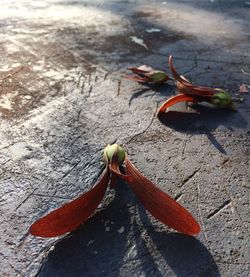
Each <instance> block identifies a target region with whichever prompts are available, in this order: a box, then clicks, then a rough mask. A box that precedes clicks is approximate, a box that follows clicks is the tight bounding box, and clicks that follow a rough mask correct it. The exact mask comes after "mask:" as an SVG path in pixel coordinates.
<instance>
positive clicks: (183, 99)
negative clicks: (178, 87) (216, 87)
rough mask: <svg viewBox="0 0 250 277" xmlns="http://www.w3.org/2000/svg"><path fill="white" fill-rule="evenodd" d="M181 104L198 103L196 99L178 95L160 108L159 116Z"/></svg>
mask: <svg viewBox="0 0 250 277" xmlns="http://www.w3.org/2000/svg"><path fill="white" fill-rule="evenodd" d="M179 102H197V99H196V97H194V96H191V95H186V94H178V95H174V96H172V97H170V98H169V99H168V100H167V101H165V102H164V103H163V104H162V105H161V107H160V108H159V111H158V115H159V114H161V113H164V112H165V110H166V109H167V108H169V107H171V106H173V105H175V104H177V103H179Z"/></svg>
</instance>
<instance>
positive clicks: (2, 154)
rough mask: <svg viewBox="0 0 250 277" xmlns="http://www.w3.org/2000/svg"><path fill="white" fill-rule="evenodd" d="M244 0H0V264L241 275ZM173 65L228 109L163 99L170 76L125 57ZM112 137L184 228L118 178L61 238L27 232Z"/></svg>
mask: <svg viewBox="0 0 250 277" xmlns="http://www.w3.org/2000/svg"><path fill="white" fill-rule="evenodd" d="M249 18H250V2H249V1H237V0H235V1H232V0H227V1H226V0H221V1H217V0H213V1H212V0H211V1H204V0H200V1H194V0H190V1H184V0H183V1H181V0H179V1H146V0H143V1H132V0H131V1H129V0H125V1H122V0H116V1H111V0H109V1H81V0H79V1H63V0H62V1H59V0H58V1H57V0H43V1H40V0H37V1H31V0H25V1H17V0H12V1H4V2H3V3H1V8H0V50H1V59H0V130H1V132H0V164H1V167H0V212H1V213H0V234H1V236H0V264H1V267H0V276H35V275H37V276H46V277H47V276H53V277H55V276H56V277H57V276H60V277H61V276H70V277H71V276H148V277H151V276H243V277H244V276H249V274H250V263H249V255H250V243H249V233H250V232H249V229H250V219H249V206H250V204H249V181H250V180H249V179H250V178H249V155H250V148H249V145H250V139H249V137H250V128H249V122H250V116H249V113H250V96H249V94H242V93H240V92H239V86H240V84H242V83H245V84H248V85H250V52H249V44H250V36H249V30H250V21H249ZM170 54H172V55H173V56H174V61H175V64H176V68H177V69H178V71H179V72H181V73H182V74H185V76H186V77H187V78H189V79H190V80H192V81H193V82H195V83H197V84H201V85H208V86H213V87H221V88H224V89H226V90H227V91H229V92H230V93H231V95H232V96H233V97H234V99H235V102H236V106H237V112H231V111H222V110H220V111H219V110H216V109H211V108H209V107H196V108H195V109H189V110H188V111H187V110H186V107H185V105H179V106H176V107H174V109H173V111H170V112H169V113H168V114H167V115H166V116H164V118H162V119H161V120H159V119H158V118H157V117H155V113H156V110H157V107H159V104H160V103H162V102H163V101H164V100H165V99H166V98H168V97H169V96H171V95H173V93H174V87H173V85H172V84H171V83H169V84H166V85H163V86H143V85H139V84H137V83H133V82H129V81H128V80H126V79H124V78H123V76H124V74H125V73H126V67H127V66H128V65H140V64H143V63H147V64H150V65H151V66H153V67H157V68H160V69H163V70H167V71H168V72H169V69H168V65H167V57H168V56H169V55H170ZM113 141H117V142H118V143H120V144H123V145H124V146H125V148H126V149H127V150H128V153H129V157H130V159H131V160H132V161H133V162H134V163H135V164H136V165H137V167H138V168H139V169H140V171H141V172H143V173H144V174H145V175H146V176H148V177H149V178H150V179H151V180H152V181H154V182H155V183H156V184H157V185H158V186H159V187H160V188H162V189H163V190H164V191H166V192H167V193H169V194H170V195H171V196H173V197H175V198H176V199H177V200H178V201H179V202H180V203H181V204H182V205H184V206H185V207H186V208H188V209H189V210H190V211H191V212H192V213H193V215H194V216H195V217H196V218H197V220H198V221H199V223H200V224H201V226H202V232H201V233H200V234H199V235H198V236H197V237H195V238H193V237H188V236H185V235H182V234H178V233H175V232H172V231H171V230H170V229H168V228H167V227H165V226H163V225H162V224H160V223H159V222H157V221H156V220H154V219H153V218H152V217H151V216H150V215H149V214H148V213H146V212H145V210H144V208H143V207H142V206H141V205H140V203H139V202H138V200H137V199H136V197H135V196H134V195H133V193H132V192H131V191H130V189H129V187H128V186H127V185H126V184H124V183H122V182H120V185H119V186H118V188H117V191H116V192H114V191H108V193H107V194H106V197H105V199H104V201H102V204H101V205H100V207H99V208H98V212H97V213H96V214H95V215H94V216H93V217H92V218H91V219H90V220H89V221H88V222H87V223H86V224H84V225H83V226H81V227H80V228H78V229H77V230H76V231H74V232H72V233H71V234H69V235H67V236H66V237H62V238H55V239H41V238H35V237H32V236H31V235H29V234H28V228H29V226H30V224H31V223H32V222H34V220H35V219H37V218H38V217H40V216H42V215H44V214H46V213H47V212H48V211H50V210H52V209H54V208H56V207H58V206H60V205H61V204H62V203H65V202H67V201H69V200H70V199H73V198H74V197H77V196H78V195H79V194H81V193H82V192H83V191H87V190H88V189H89V188H90V187H91V186H92V185H93V181H94V179H95V178H96V177H97V175H98V172H99V170H100V166H101V163H102V154H101V150H102V149H103V148H104V147H105V145H106V144H107V143H111V142H113Z"/></svg>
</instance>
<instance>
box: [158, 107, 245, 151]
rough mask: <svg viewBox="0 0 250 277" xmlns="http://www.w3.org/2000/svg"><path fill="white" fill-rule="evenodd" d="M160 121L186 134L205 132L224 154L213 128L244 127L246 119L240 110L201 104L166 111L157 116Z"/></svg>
mask: <svg viewBox="0 0 250 277" xmlns="http://www.w3.org/2000/svg"><path fill="white" fill-rule="evenodd" d="M159 120H160V121H161V123H162V124H163V125H165V126H167V127H170V128H173V129H174V130H176V131H179V132H183V133H187V134H192V135H195V134H206V135H207V136H208V138H209V140H210V142H211V143H212V144H213V145H214V147H215V148H217V150H219V151H220V152H221V153H223V154H226V151H225V149H224V148H223V146H222V145H221V144H220V143H219V142H218V141H217V139H216V138H215V137H214V135H213V134H212V131H213V130H216V129H217V128H218V127H221V126H222V127H223V128H224V129H228V130H230V131H233V128H236V127H237V128H242V129H243V128H246V127H247V121H246V120H245V119H244V117H242V116H241V113H240V112H237V111H229V110H226V109H225V110H223V109H216V108H212V107H206V106H202V105H197V106H193V111H192V112H190V111H168V112H166V113H164V114H162V115H160V116H159Z"/></svg>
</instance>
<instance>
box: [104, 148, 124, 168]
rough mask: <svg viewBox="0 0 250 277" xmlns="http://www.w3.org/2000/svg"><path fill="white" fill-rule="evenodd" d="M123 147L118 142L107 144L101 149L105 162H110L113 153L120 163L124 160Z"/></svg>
mask: <svg viewBox="0 0 250 277" xmlns="http://www.w3.org/2000/svg"><path fill="white" fill-rule="evenodd" d="M125 153H126V152H125V149H124V148H123V147H122V146H120V145H119V144H117V143H115V144H111V145H110V144H108V145H107V146H106V147H105V149H104V151H103V159H104V161H105V163H106V164H109V163H111V161H112V158H113V156H114V155H117V158H118V163H119V164H120V165H121V164H122V163H123V162H124V160H125Z"/></svg>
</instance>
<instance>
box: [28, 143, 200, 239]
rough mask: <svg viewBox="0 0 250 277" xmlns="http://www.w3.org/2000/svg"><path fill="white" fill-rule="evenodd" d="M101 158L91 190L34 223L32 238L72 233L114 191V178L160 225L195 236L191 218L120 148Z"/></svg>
mask: <svg viewBox="0 0 250 277" xmlns="http://www.w3.org/2000/svg"><path fill="white" fill-rule="evenodd" d="M103 158H104V161H105V164H106V168H105V171H104V174H103V175H102V177H101V178H100V180H99V181H98V182H97V183H96V184H95V185H94V186H93V188H92V189H91V190H89V191H88V192H86V193H84V194H82V195H81V196H79V197H78V198H76V199H75V200H73V201H71V202H69V203H67V204H65V205H63V206H61V207H60V208H58V209H56V210H54V211H52V212H50V213H49V214H47V215H45V216H44V217H42V218H40V219H38V220H37V221H35V222H34V223H33V224H32V225H31V227H30V229H29V231H30V233H31V234H32V235H34V236H39V237H55V236H60V235H63V234H65V233H67V232H71V231H73V230H74V229H76V228H77V227H78V226H80V225H81V224H82V223H84V222H85V221H86V220H88V218H89V217H90V216H91V215H93V213H94V212H95V210H96V208H97V207H98V205H99V204H100V202H101V201H102V199H103V197H104V194H105V191H106V190H107V187H108V185H109V186H110V188H114V187H115V186H116V184H117V178H122V179H123V180H125V181H126V182H127V183H128V185H129V186H130V187H131V188H132V190H133V192H134V193H135V195H136V196H137V197H138V198H139V200H140V201H141V203H142V204H143V205H144V207H145V208H146V210H148V211H149V212H150V213H151V214H152V215H153V216H154V217H155V218H156V219H158V220H159V221H161V222H162V223H163V224H165V225H167V226H169V227H170V228H172V229H175V230H176V231H178V232H182V233H184V234H187V235H197V234H198V233H199V232H200V225H199V224H198V223H197V222H196V220H195V219H194V218H193V216H192V215H191V214H190V213H189V212H188V211H187V210H186V209H185V208H184V207H182V206H181V205H180V204H179V203H178V202H176V201H175V200H174V199H173V198H171V197H170V196H169V195H168V194H167V193H165V192H164V191H162V190H160V189H159V188H158V187H157V186H156V185H155V184H154V183H152V182H151V181H150V180H149V179H147V178H146V177H145V176H143V174H142V173H141V172H140V171H139V170H138V169H137V168H136V167H135V166H134V165H133V163H132V162H131V161H130V160H129V158H128V156H127V153H126V151H125V149H124V148H123V147H122V146H120V145H118V144H112V145H108V146H107V147H106V148H105V149H104V151H103ZM123 162H125V172H126V174H122V173H121V171H120V166H121V165H122V163H123Z"/></svg>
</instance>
